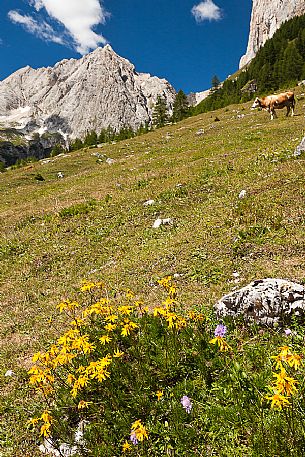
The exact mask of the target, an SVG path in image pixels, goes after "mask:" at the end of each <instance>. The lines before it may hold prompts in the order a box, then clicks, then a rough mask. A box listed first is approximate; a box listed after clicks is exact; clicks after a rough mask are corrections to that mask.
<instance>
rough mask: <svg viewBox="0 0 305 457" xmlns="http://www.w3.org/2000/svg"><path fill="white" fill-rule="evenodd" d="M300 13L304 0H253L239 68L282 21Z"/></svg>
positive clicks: (303, 11)
mask: <svg viewBox="0 0 305 457" xmlns="http://www.w3.org/2000/svg"><path fill="white" fill-rule="evenodd" d="M301 14H305V1H304V0H253V7H252V14H251V22H250V33H249V41H248V47H247V52H246V54H245V55H244V56H243V57H242V58H241V60H240V64H239V68H242V67H243V66H244V65H246V64H247V63H249V62H250V60H251V59H253V57H255V55H256V53H257V51H258V50H259V48H260V47H262V46H263V45H264V43H265V42H266V40H267V39H268V38H271V37H272V36H273V34H274V32H275V31H276V30H277V29H278V28H279V27H280V25H281V24H282V23H283V22H285V21H287V20H289V19H292V18H293V17H295V16H299V15H301Z"/></svg>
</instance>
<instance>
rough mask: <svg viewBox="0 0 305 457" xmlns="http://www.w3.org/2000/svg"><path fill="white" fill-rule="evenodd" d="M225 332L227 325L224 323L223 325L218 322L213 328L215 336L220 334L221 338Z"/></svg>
mask: <svg viewBox="0 0 305 457" xmlns="http://www.w3.org/2000/svg"><path fill="white" fill-rule="evenodd" d="M226 333H227V327H226V326H225V325H223V324H218V325H217V327H216V328H215V333H214V335H215V336H216V337H217V336H220V337H221V338H223V337H224V336H225V334H226Z"/></svg>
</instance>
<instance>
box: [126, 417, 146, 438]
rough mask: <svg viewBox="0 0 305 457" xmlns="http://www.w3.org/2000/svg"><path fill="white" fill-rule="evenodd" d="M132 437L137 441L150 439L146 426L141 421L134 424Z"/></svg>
mask: <svg viewBox="0 0 305 457" xmlns="http://www.w3.org/2000/svg"><path fill="white" fill-rule="evenodd" d="M130 436H131V437H132V436H134V437H135V438H136V440H137V441H144V439H148V433H147V430H146V428H145V426H144V425H143V424H142V422H141V420H136V421H135V422H134V423H133V424H132V426H131V434H130Z"/></svg>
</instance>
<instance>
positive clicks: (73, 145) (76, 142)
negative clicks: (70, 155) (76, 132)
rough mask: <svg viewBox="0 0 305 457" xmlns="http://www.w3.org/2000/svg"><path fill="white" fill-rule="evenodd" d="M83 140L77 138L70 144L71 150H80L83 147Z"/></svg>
mask: <svg viewBox="0 0 305 457" xmlns="http://www.w3.org/2000/svg"><path fill="white" fill-rule="evenodd" d="M83 146H84V145H83V142H82V140H80V139H79V138H75V140H74V141H73V143H71V145H70V151H78V150H79V149H82V147H83Z"/></svg>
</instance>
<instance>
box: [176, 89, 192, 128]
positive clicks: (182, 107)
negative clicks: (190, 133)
mask: <svg viewBox="0 0 305 457" xmlns="http://www.w3.org/2000/svg"><path fill="white" fill-rule="evenodd" d="M188 111H189V106H188V102H187V97H186V95H185V93H184V92H183V90H179V92H178V94H177V95H176V98H175V101H174V106H173V122H179V121H181V120H182V119H184V118H186V117H187V115H188Z"/></svg>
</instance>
